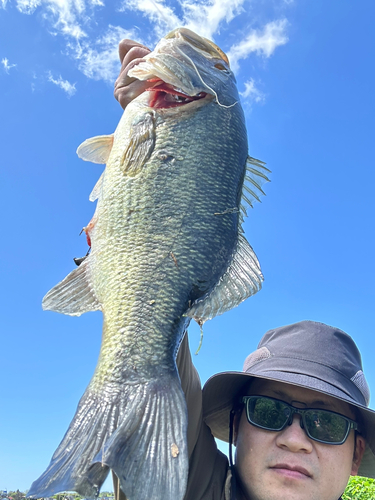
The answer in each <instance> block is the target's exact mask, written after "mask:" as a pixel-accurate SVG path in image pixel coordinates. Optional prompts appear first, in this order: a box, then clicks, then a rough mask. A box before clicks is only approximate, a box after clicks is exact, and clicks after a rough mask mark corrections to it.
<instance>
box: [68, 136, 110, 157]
mask: <svg viewBox="0 0 375 500" xmlns="http://www.w3.org/2000/svg"><path fill="white" fill-rule="evenodd" d="M112 146H113V134H111V135H98V136H96V137H91V138H90V139H86V140H85V141H84V142H83V143H82V144H81V145H80V146H78V148H77V155H78V156H79V157H80V158H81V159H82V160H85V161H91V162H92V163H107V160H108V158H109V154H110V152H111V150H112Z"/></svg>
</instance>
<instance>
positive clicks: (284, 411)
mask: <svg viewBox="0 0 375 500" xmlns="http://www.w3.org/2000/svg"><path fill="white" fill-rule="evenodd" d="M289 416H290V409H289V407H288V406H287V405H285V404H284V403H283V402H282V401H277V400H275V399H268V398H264V397H253V398H249V399H248V400H247V419H248V420H249V422H250V423H252V424H254V425H257V426H258V427H262V428H264V429H269V430H273V431H278V430H281V429H282V428H283V427H284V426H285V424H286V422H287V421H288V419H289Z"/></svg>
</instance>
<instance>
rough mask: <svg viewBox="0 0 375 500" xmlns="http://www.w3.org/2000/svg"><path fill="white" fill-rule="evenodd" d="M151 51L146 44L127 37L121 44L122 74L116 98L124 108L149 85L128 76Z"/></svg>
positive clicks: (119, 77) (116, 90)
mask: <svg viewBox="0 0 375 500" xmlns="http://www.w3.org/2000/svg"><path fill="white" fill-rule="evenodd" d="M150 52H151V50H150V49H148V48H147V47H145V46H144V45H142V44H140V43H138V42H135V41H134V40H129V39H127V38H125V39H124V40H122V41H121V42H120V44H119V56H120V61H121V70H120V74H119V76H118V78H117V80H116V82H115V92H114V95H115V98H116V99H117V100H118V102H119V103H120V104H121V107H122V108H123V109H125V108H126V106H127V105H128V104H129V102H130V101H132V100H133V99H135V98H136V97H138V96H139V95H140V94H142V92H144V91H145V90H146V88H147V87H148V83H147V81H146V82H142V81H141V80H138V79H137V78H134V77H133V78H132V77H130V76H128V72H129V71H130V70H131V69H132V68H133V67H134V66H135V65H136V64H138V63H139V62H140V61H142V59H143V57H144V56H146V55H147V54H149V53H150Z"/></svg>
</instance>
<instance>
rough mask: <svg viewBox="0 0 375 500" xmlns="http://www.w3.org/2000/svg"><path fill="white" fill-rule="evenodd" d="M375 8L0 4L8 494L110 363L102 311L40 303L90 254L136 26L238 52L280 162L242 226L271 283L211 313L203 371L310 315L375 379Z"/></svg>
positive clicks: (235, 60)
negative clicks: (97, 148) (88, 146)
mask: <svg viewBox="0 0 375 500" xmlns="http://www.w3.org/2000/svg"><path fill="white" fill-rule="evenodd" d="M374 15H375V4H374V3H373V2H372V1H370V0H362V1H361V2H353V1H352V0H331V1H329V2H327V1H326V0H314V1H310V2H308V1H306V0H294V1H293V0H288V1H287V0H284V1H283V0H269V1H255V0H254V1H249V0H235V1H233V0H232V1H229V0H216V1H212V2H204V1H203V0H202V2H198V1H196V0H180V1H179V2H176V1H167V0H166V1H163V0H158V1H157V3H156V0H154V1H153V0H130V1H121V0H115V1H114V2H112V3H110V2H109V1H108V0H107V1H106V0H91V1H89V0H75V1H74V0H59V1H58V0H18V1H16V0H0V62H1V64H0V112H1V120H0V137H1V156H0V204H1V205H0V210H1V214H2V217H1V245H0V279H1V288H0V300H1V310H2V315H1V322H0V325H1V326H0V335H1V373H2V377H1V385H0V388H1V391H0V396H1V411H0V450H1V453H0V489H5V488H7V489H8V490H11V489H15V488H19V489H21V490H25V489H27V488H29V486H30V484H31V482H32V481H33V480H34V479H36V478H37V477H38V476H39V475H40V474H41V473H42V472H43V470H44V469H45V467H46V466H47V464H48V463H49V460H50V458H51V455H52V453H53V452H54V450H55V448H56V447H57V445H58V443H59V442H60V440H61V438H62V436H63V434H64V433H65V431H66V429H67V427H68V425H69V422H70V420H71V418H72V416H73V414H74V411H75V408H76V405H77V403H78V400H79V398H80V396H81V395H82V393H83V392H84V389H85V387H86V385H87V384H88V382H89V380H90V378H91V375H92V373H93V371H94V368H95V365H96V360H97V356H98V352H99V347H100V340H101V322H102V318H101V314H100V313H99V312H97V313H90V314H85V315H83V316H82V317H80V318H72V317H66V316H63V315H59V314H56V313H52V312H43V311H42V309H41V300H42V297H43V296H44V294H45V293H46V292H47V291H48V290H49V289H50V288H51V287H52V286H54V285H55V284H56V283H57V282H58V281H60V280H61V279H62V278H64V277H65V276H66V274H68V272H69V271H70V270H72V269H73V268H74V263H73V260H72V259H73V257H77V256H82V255H84V254H85V253H86V250H87V245H86V241H85V238H84V236H79V232H80V230H81V228H82V227H83V226H85V225H86V224H87V223H88V221H89V220H90V219H91V216H92V214H93V212H94V206H93V204H92V203H90V202H89V200H88V196H89V194H90V192H91V190H92V187H93V186H94V184H95V182H96V180H97V179H98V177H99V175H100V173H101V171H102V167H101V166H100V165H94V164H89V163H85V162H83V161H81V160H80V159H79V158H78V157H77V156H76V154H75V150H76V148H77V146H78V145H79V144H80V143H81V142H83V141H84V140H85V139H86V138H88V137H92V136H95V135H101V134H109V133H112V132H113V131H114V129H115V127H116V124H117V122H118V120H119V118H120V116H121V108H120V106H119V105H118V103H117V102H116V101H115V100H114V98H113V82H114V79H115V78H116V75H117V73H118V71H119V63H118V60H117V45H118V42H119V40H120V39H121V38H123V37H130V38H135V39H137V40H139V41H142V42H143V43H145V44H148V45H149V46H151V47H153V46H154V45H155V43H156V42H157V40H158V39H159V38H160V37H161V36H163V34H165V33H166V32H168V31H169V30H170V29H173V28H175V27H176V26H177V25H181V24H185V25H187V26H189V27H191V28H192V29H195V30H196V31H197V32H199V33H201V34H202V35H204V36H208V37H211V38H213V39H214V40H215V42H216V43H217V44H218V45H219V46H220V47H221V48H222V49H223V50H224V51H227V52H229V54H230V56H231V62H232V66H233V67H234V68H235V70H236V76H237V80H238V87H239V90H240V92H241V93H242V101H243V106H244V110H245V114H246V120H247V127H248V137H249V147H250V154H251V155H252V156H255V157H256V158H260V159H261V160H263V161H265V162H267V165H268V167H269V168H270V169H271V170H272V182H271V183H269V184H266V185H265V190H266V193H267V196H266V197H265V198H263V202H262V203H261V204H257V205H256V207H255V208H254V210H252V211H251V212H250V213H249V217H248V218H247V219H246V222H245V226H244V227H245V234H246V237H247V238H248V240H249V241H250V243H251V244H252V246H253V247H254V249H255V251H256V253H257V255H258V257H259V260H260V262H261V265H262V269H263V272H264V275H265V282H264V286H263V290H262V291H261V292H260V293H259V294H257V295H256V296H255V297H253V298H250V299H249V300H247V301H246V302H245V303H243V304H242V305H241V306H240V307H238V308H237V309H234V310H233V311H230V312H229V313H226V314H225V315H223V316H221V317H218V318H216V319H214V320H212V321H210V322H208V323H206V324H205V326H204V340H203V346H202V349H201V351H200V353H199V355H198V356H196V357H195V358H194V361H195V363H196V366H197V368H198V370H199V373H200V375H201V378H202V381H205V380H207V378H208V377H209V376H210V375H212V374H214V373H216V372H219V371H226V370H236V369H241V368H242V363H243V360H244V358H245V357H246V355H247V354H248V353H249V352H251V351H253V350H254V349H256V346H257V343H258V341H259V339H260V338H261V336H262V335H263V333H265V332H266V331H267V330H268V329H270V328H272V327H275V326H280V325H283V324H288V323H293V322H295V321H299V320H302V319H314V320H318V321H323V322H326V323H329V324H332V325H335V326H338V327H340V328H342V329H343V330H345V331H347V332H348V333H350V334H351V335H352V336H353V337H354V339H355V340H356V342H357V344H358V346H359V348H360V349H361V351H362V357H363V363H364V370H365V373H366V375H367V378H368V381H369V384H370V387H372V388H375V365H374V362H373V358H374V351H375V336H374V333H373V330H374V312H373V311H374V299H375V293H374V282H375V266H374V257H373V256H374V246H375V241H374V223H373V219H374V212H375V210H374V204H375V202H374V194H373V191H374V184H375V182H374V181H375V173H374V172H375V169H374V167H375V165H374V163H375V161H374V158H375V151H374V116H375V105H374V104H375V103H374V60H375V39H374V35H373V19H374ZM190 338H191V341H190V342H191V346H192V349H193V350H195V349H196V347H197V346H198V343H199V328H198V327H197V325H192V326H191V327H190ZM373 401H374V399H373V400H372V403H371V405H372V407H374V406H375V405H374V403H373Z"/></svg>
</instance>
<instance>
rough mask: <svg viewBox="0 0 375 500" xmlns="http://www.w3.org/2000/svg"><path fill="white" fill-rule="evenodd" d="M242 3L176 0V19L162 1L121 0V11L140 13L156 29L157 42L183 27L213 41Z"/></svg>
mask: <svg viewBox="0 0 375 500" xmlns="http://www.w3.org/2000/svg"><path fill="white" fill-rule="evenodd" d="M244 2H245V0H209V1H207V0H203V1H197V0H179V6H180V7H181V10H182V13H183V17H182V18H179V17H178V16H177V14H176V13H175V11H174V10H173V9H172V8H171V7H169V6H168V5H167V4H166V2H165V0H123V2H122V6H121V9H120V11H126V10H132V11H138V12H141V13H142V14H143V15H144V16H145V17H147V18H148V19H149V20H150V21H151V22H152V23H154V26H155V35H156V36H157V38H158V39H159V38H160V37H162V36H164V35H165V33H166V31H168V30H172V29H174V28H177V27H179V26H185V27H186V28H189V29H191V30H193V31H195V32H196V33H199V34H200V35H201V36H205V37H207V38H213V35H214V34H215V33H216V32H217V31H218V29H219V27H220V24H221V23H222V22H223V21H224V20H225V21H226V22H227V23H229V22H231V21H232V20H233V19H234V18H235V17H236V16H237V15H238V14H239V13H240V12H242V11H243V9H242V4H243V3H244Z"/></svg>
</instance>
